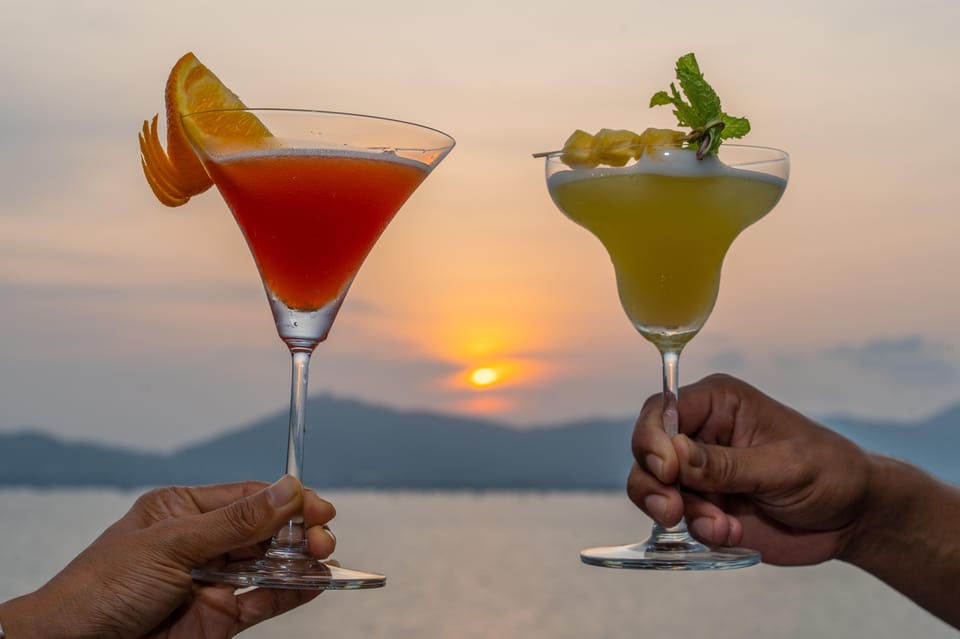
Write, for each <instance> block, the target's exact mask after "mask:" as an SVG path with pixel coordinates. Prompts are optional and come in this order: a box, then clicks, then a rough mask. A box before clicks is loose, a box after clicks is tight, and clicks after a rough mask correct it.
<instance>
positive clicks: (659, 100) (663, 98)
mask: <svg viewBox="0 0 960 639" xmlns="http://www.w3.org/2000/svg"><path fill="white" fill-rule="evenodd" d="M668 104H673V99H672V98H671V97H670V96H669V95H668V94H667V92H666V91H657V92H656V93H654V94H653V97H651V98H650V106H651V107H655V106H666V105H668Z"/></svg>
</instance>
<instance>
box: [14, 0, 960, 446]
mask: <svg viewBox="0 0 960 639" xmlns="http://www.w3.org/2000/svg"><path fill="white" fill-rule="evenodd" d="M269 4H271V3H263V2H243V1H234V2H221V1H215V2H200V3H197V2H183V1H179V0H169V1H168V2H163V3H160V2H155V3H143V2H120V1H100V2H93V1H87V0H77V1H75V2H51V1H50V0H5V1H4V3H3V8H4V10H3V15H4V18H3V20H0V86H2V87H3V88H2V90H0V136H2V142H0V193H2V198H0V430H2V431H11V430H17V429H20V428H24V427H35V428H39V429H42V430H45V431H48V432H52V433H57V434H60V435H62V436H65V437H68V438H70V439H87V440H97V441H105V442H112V443H116V444H123V445H132V446H137V447H141V448H149V449H162V450H169V449H172V448H175V447H177V446H180V445H183V444H185V443H188V442H194V441H198V440H201V439H204V438H208V437H211V436H214V435H216V434H218V433H220V432H223V431H224V430H226V429H228V428H232V427H235V426H238V425H241V424H244V423H247V422H250V421H252V420H254V419H257V418H260V417H263V416H265V415H267V414H270V413H273V412H275V411H277V410H283V409H285V407H286V405H287V401H288V396H289V395H288V393H289V391H288V384H289V369H288V366H289V361H288V359H289V358H288V356H287V354H286V349H285V347H284V346H283V344H282V343H281V342H280V341H279V339H278V338H277V336H276V333H275V330H274V327H273V323H272V319H271V316H270V313H269V310H268V306H267V303H266V298H265V296H264V293H263V289H262V286H261V285H260V281H259V278H258V276H257V272H256V269H255V267H254V265H253V261H252V260H251V258H250V256H249V253H248V251H247V248H246V246H245V245H244V243H243V239H242V237H241V235H240V232H239V230H238V229H237V228H236V225H235V223H234V222H233V220H232V218H231V216H230V214H229V212H228V211H227V209H226V206H225V205H224V204H223V202H222V200H221V199H220V197H219V195H218V194H217V193H216V192H215V191H213V190H211V191H209V192H207V193H206V194H204V195H201V196H199V197H197V198H195V199H193V200H192V201H191V202H190V203H189V204H187V205H186V206H184V207H181V208H177V209H168V208H166V207H164V206H162V205H161V204H159V203H158V202H157V201H156V199H155V198H154V197H153V195H152V193H151V192H150V190H149V188H148V187H147V185H146V182H145V180H144V178H143V174H142V172H141V168H140V160H139V150H138V146H137V139H136V136H137V132H138V130H139V128H140V126H141V124H142V122H143V120H144V119H146V118H150V117H152V116H153V115H154V114H155V113H157V112H158V111H162V110H163V85H164V82H165V81H166V77H167V74H168V73H169V70H170V68H171V66H172V65H173V64H174V62H175V61H176V60H177V59H178V58H179V57H180V56H181V55H182V54H183V53H184V52H186V51H193V52H195V53H196V55H197V56H198V57H199V58H200V60H201V61H202V62H204V63H205V64H206V65H207V66H209V67H210V68H211V69H212V70H213V71H214V72H215V73H216V74H217V75H218V76H219V77H220V78H221V79H222V80H223V81H224V82H225V83H226V84H227V85H228V86H229V87H230V88H231V89H233V90H234V91H235V92H236V93H237V94H239V95H240V96H241V98H242V99H243V100H244V101H245V102H246V103H247V104H248V105H250V106H277V107H281V106H282V107H304V108H318V109H328V110H339V111H349V112H359V113H369V114H375V115H383V116H389V117H394V118H399V119H403V120H411V121H414V122H419V123H423V124H427V125H430V126H433V127H436V128H439V129H441V130H443V131H445V132H447V133H449V134H451V135H452V136H453V137H454V138H456V140H457V146H456V148H455V149H454V150H453V152H452V153H451V154H450V156H448V158H447V159H446V160H445V161H444V162H443V163H442V164H441V165H440V167H439V168H438V169H437V170H436V171H435V172H434V173H433V174H432V175H431V176H430V177H429V179H428V180H427V181H426V182H425V183H424V185H423V186H422V187H421V188H420V190H419V191H418V192H417V193H416V194H414V196H413V197H412V198H411V199H410V200H409V201H408V202H407V204H406V206H405V207H404V208H403V209H402V210H401V211H400V213H399V214H398V216H397V217H396V219H395V220H394V222H393V223H392V225H391V226H390V228H389V229H388V230H387V231H386V233H385V234H384V235H383V237H382V238H381V240H380V242H379V243H378V245H377V246H376V247H375V249H374V251H373V252H372V253H371V255H370V257H369V258H368V260H367V263H366V264H365V265H364V267H363V269H362V270H361V272H360V274H359V276H358V277H357V279H356V280H355V282H354V284H353V287H352V289H351V291H350V294H349V296H348V297H347V300H346V302H345V304H344V306H343V309H342V311H341V313H340V316H339V318H338V320H337V323H336V325H335V326H334V328H333V331H332V333H331V336H330V338H329V340H328V341H327V342H326V343H324V344H322V345H321V346H320V348H319V349H318V351H317V353H316V355H315V356H314V361H313V369H312V378H311V390H312V392H314V393H321V392H328V393H333V394H336V395H338V396H345V397H355V398H360V399H363V400H368V401H372V402H378V403H383V404H386V405H390V406H394V407H400V408H416V409H430V410H440V411H448V412H456V413H463V414H472V415H482V416H486V417H492V418H496V419H502V420H504V421H506V422H508V423H512V424H517V425H520V426H527V425H532V424H541V423H548V422H549V423H554V422H561V421H567V420H572V419H577V418H581V417H587V416H618V417H619V416H630V415H633V414H635V413H636V412H637V410H638V408H639V406H640V404H641V402H642V401H643V399H644V398H645V397H646V396H647V395H649V394H651V393H654V392H656V391H657V390H658V389H659V384H660V371H659V361H658V357H657V353H656V351H655V349H654V348H653V347H652V346H651V345H649V344H648V343H646V342H645V341H644V340H643V339H642V338H641V337H640V336H639V335H638V334H636V332H635V331H634V329H633V328H632V327H631V326H630V324H629V322H628V321H627V319H626V317H625V316H624V314H623V312H622V310H621V308H620V305H619V302H618V300H617V295H616V290H615V284H614V277H613V270H612V268H611V266H610V263H609V260H608V258H607V257H606V254H605V252H604V250H603V248H602V247H601V246H600V244H599V243H598V242H597V241H596V240H595V239H594V238H593V237H591V236H590V235H589V234H587V233H586V232H584V231H583V230H582V229H580V228H578V227H577V226H575V225H574V224H572V223H570V222H569V221H568V220H566V219H565V218H564V217H563V215H561V214H560V213H559V212H558V211H557V209H556V208H555V207H554V205H553V203H552V202H551V200H550V198H549V196H548V195H547V192H546V188H545V185H544V177H543V163H542V161H538V160H533V159H532V158H531V157H530V155H531V153H533V152H536V151H545V150H552V149H554V148H557V147H559V146H560V145H562V143H563V141H564V139H565V138H566V137H567V136H568V134H569V133H570V132H571V131H573V130H574V129H576V128H582V129H586V130H588V131H595V130H597V129H599V128H601V127H610V128H630V129H634V130H637V131H640V130H643V129H644V128H646V127H648V126H660V127H669V126H672V125H673V124H674V121H673V118H672V116H671V114H670V110H669V109H668V108H665V107H660V108H657V109H648V108H647V103H648V101H649V98H650V95H651V94H652V93H653V92H655V91H657V90H660V89H664V88H666V87H667V86H668V84H669V82H670V81H671V80H673V78H674V73H673V64H674V62H675V60H676V59H677V57H679V56H680V55H681V54H683V53H686V52H688V51H695V52H696V54H697V57H698V59H699V61H700V64H701V67H702V68H703V70H704V72H705V74H706V76H707V78H708V79H709V80H710V81H711V83H712V84H713V86H714V87H715V88H716V89H717V91H718V93H719V94H720V97H721V98H722V99H723V103H724V107H725V110H726V111H727V112H729V113H731V114H734V115H744V116H747V117H749V118H750V120H751V123H752V125H753V131H752V132H751V133H750V134H749V136H748V137H747V138H746V139H745V140H744V141H745V142H747V143H750V144H756V145H765V146H774V147H779V148H782V149H785V150H787V151H788V152H789V153H790V155H791V175H790V184H789V186H788V188H787V191H786V194H785V196H784V198H783V200H782V201H781V202H780V204H779V205H778V206H777V208H776V209H775V210H774V211H773V212H772V213H771V214H770V215H769V216H768V217H767V218H765V219H764V220H762V221H761V222H760V223H759V224H757V225H756V226H754V227H752V228H750V229H748V230H747V231H746V232H744V234H743V235H742V236H741V237H740V238H739V239H738V240H737V242H736V243H735V244H734V246H733V248H732V249H731V251H730V253H729V254H728V256H727V259H726V262H725V266H724V272H723V281H722V285H721V292H720V298H719V301H718V303H717V306H716V308H715V309H714V312H713V315H712V317H711V319H710V322H709V323H708V324H707V326H706V328H705V329H704V330H703V331H702V333H701V334H700V335H699V336H698V337H697V338H696V339H695V340H694V341H693V342H692V343H691V344H690V346H688V347H687V349H686V351H685V352H684V355H683V360H682V363H681V381H684V380H685V381H692V380H694V379H696V378H699V377H701V376H703V375H705V374H708V373H710V372H713V371H726V372H729V373H733V374H735V375H738V376H741V377H744V378H745V379H747V380H750V381H752V382H754V383H755V384H757V385H759V386H760V387H761V388H763V389H764V390H766V391H768V392H770V393H772V394H773V395H775V396H777V397H778V398H780V399H782V400H784V401H786V402H788V403H790V404H792V405H794V406H796V407H798V408H800V409H801V410H803V411H805V412H808V413H810V414H813V415H827V414H836V413H844V414H852V415H861V416H870V417H887V418H891V419H901V418H903V419H906V418H911V419H912V418H919V417H923V416H926V415H929V414H932V413H935V412H937V411H939V410H941V409H943V408H945V407H947V406H950V405H952V404H954V403H956V402H958V401H960V332H958V331H957V330H956V327H957V326H958V325H960V281H958V279H960V278H958V277H957V276H958V274H960V251H958V247H957V243H958V237H960V206H958V204H957V195H956V193H957V175H958V174H960V155H958V154H957V151H956V150H957V142H956V140H955V134H954V132H953V131H952V127H955V126H956V124H955V123H956V114H957V113H958V112H960V38H957V37H956V25H957V24H958V23H960V3H957V2H943V1H942V0H938V1H929V0H917V1H916V2H912V3H903V2H896V3H895V2H891V1H888V0H878V1H874V2H848V1H844V0H839V1H837V0H831V1H827V0H811V1H810V2H789V3H788V2H760V1H759V0H740V1H738V0H734V1H729V2H723V3H716V2H707V1H705V0H704V1H699V2H693V1H683V0H679V1H675V2H669V3H667V2H637V1H635V0H633V1H630V2H621V1H612V2H606V3H584V2H565V1H559V2H558V1H553V2H546V1H544V0H532V1H529V2H515V1H513V2H507V1H504V0H492V1H487V2H482V3H465V2H455V1H450V0H408V1H405V2H387V1H363V0H358V1H356V2H337V3H331V2H317V1H315V0H311V1H309V2H308V1H291V2H277V3H272V5H273V6H271V7H269V8H268V5H269ZM477 368H489V369H491V370H492V371H493V373H485V374H482V375H480V376H478V380H479V381H481V382H491V375H492V376H493V377H494V378H495V379H492V383H487V385H485V386H482V387H478V386H476V385H475V384H471V381H470V374H471V372H472V371H474V370H475V369H477ZM309 420H310V423H311V429H312V432H317V431H318V430H319V429H321V428H322V420H323V417H322V416H321V415H310V416H309Z"/></svg>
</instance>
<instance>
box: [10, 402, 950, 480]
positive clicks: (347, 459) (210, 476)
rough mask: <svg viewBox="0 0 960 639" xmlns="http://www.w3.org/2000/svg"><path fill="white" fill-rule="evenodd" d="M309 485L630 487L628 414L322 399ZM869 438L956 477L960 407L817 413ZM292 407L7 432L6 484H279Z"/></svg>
mask: <svg viewBox="0 0 960 639" xmlns="http://www.w3.org/2000/svg"><path fill="white" fill-rule="evenodd" d="M307 415H308V416H309V419H308V421H309V424H310V426H311V430H310V432H309V433H308V434H307V437H306V445H305V451H304V456H305V460H304V482H305V483H306V484H308V485H310V486H314V487H317V488H364V489H415V490H416V489H421V490H622V489H623V486H624V483H625V480H626V476H627V472H628V470H629V468H630V464H631V461H632V458H631V454H630V433H631V431H632V429H633V421H634V419H633V418H632V417H631V418H624V419H593V420H581V421H576V422H570V423H566V424H556V425H551V426H542V427H537V428H526V429H519V428H514V427H509V426H506V425H503V424H500V423H497V422H494V421H488V420H481V419H473V418H466V417H461V416H453V415H444V414H440V413H431V412H423V411H401V410H396V409H391V408H386V407H383V406H377V405H373V404H369V403H364V402H360V401H356V400H351V399H344V398H337V397H331V396H317V397H313V398H311V399H310V400H309V403H308V406H307ZM821 421H823V422H824V423H825V424H827V425H828V426H830V427H831V428H833V429H834V430H836V431H838V432H840V433H841V434H844V435H845V436H847V437H849V438H851V439H853V440H854V441H856V442H857V443H859V444H860V445H861V446H863V447H865V448H868V449H870V450H875V451H877V452H881V453H885V454H889V455H893V456H896V457H900V458H903V459H908V460H910V461H912V462H913V463H915V464H917V465H920V466H922V467H924V468H926V469H927V470H928V471H930V472H931V473H933V474H936V475H939V476H940V477H942V478H944V479H946V480H947V481H950V482H953V483H957V484H960V464H958V463H957V461H956V457H957V453H956V452H955V451H958V450H960V405H957V406H956V407H954V408H952V409H950V410H947V411H944V412H942V413H940V414H938V415H936V416H934V417H932V418H930V419H927V420H923V421H920V422H916V423H900V422H878V421H868V420H858V419H853V418H845V417H835V418H827V419H823V420H821ZM286 431H287V415H286V413H277V414H275V415H273V416H270V417H267V418H265V419H263V420H260V421H257V422H254V423H252V424H249V425H247V426H243V427H240V428H237V429H235V430H231V431H229V432H227V433H225V434H223V435H220V436H218V437H216V438H213V439H210V440H208V441H205V442H201V443H197V444H192V445H189V446H186V447H184V448H181V449H179V450H176V451H174V452H171V453H145V452H137V451H132V450H128V449H124V448H120V447H112V446H107V445H103V444H95V443H78V442H67V441H64V440H60V439H57V438H55V437H52V436H50V435H46V434H43V433H40V432H37V431H22V432H16V433H9V434H0V486H37V487H51V488H53V487H77V486H103V487H117V488H136V487H143V486H155V485H165V484H205V483H215V482H225V481H237V480H242V479H262V480H273V479H275V478H276V477H277V476H278V475H279V474H281V472H282V470H283V467H284V461H285V459H286Z"/></svg>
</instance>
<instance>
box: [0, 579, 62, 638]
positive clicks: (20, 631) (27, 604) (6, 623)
mask: <svg viewBox="0 0 960 639" xmlns="http://www.w3.org/2000/svg"><path fill="white" fill-rule="evenodd" d="M56 618H57V615H56V610H55V609H54V607H53V606H51V605H49V604H48V603H47V602H46V601H45V600H44V596H43V593H41V592H40V591H36V592H32V593H30V594H27V595H23V596H21V597H17V598H16V599H11V600H9V601H6V602H4V603H0V627H2V628H3V632H4V635H3V636H4V638H5V639H60V638H61V637H63V638H64V639H66V637H68V636H69V635H68V634H65V633H64V632H62V628H59V627H58V626H57V622H56Z"/></svg>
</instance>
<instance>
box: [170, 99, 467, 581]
mask: <svg viewBox="0 0 960 639" xmlns="http://www.w3.org/2000/svg"><path fill="white" fill-rule="evenodd" d="M225 121H228V122H234V123H238V124H239V125H241V126H234V127H224V126H222V125H221V124H220V123H222V122H225ZM251 123H252V125H251ZM183 124H184V130H185V131H186V132H187V136H188V137H189V139H190V142H191V143H192V145H193V147H194V149H195V150H196V152H197V155H198V156H199V158H200V160H201V162H203V165H204V168H205V169H206V171H207V173H208V174H209V175H210V178H211V179H212V180H213V182H214V184H216V186H217V189H218V190H219V191H220V194H221V195H222V196H223V199H224V200H225V201H226V203H227V205H228V206H229V207H230V210H231V211H232V212H233V216H234V218H235V219H236V221H237V224H238V225H239V226H240V230H241V231H242V232H243V235H244V237H245V238H246V241H247V246H249V248H250V252H251V253H252V254H253V258H254V260H255V261H256V263H257V268H258V269H259V271H260V276H261V278H262V280H263V285H264V288H265V289H266V293H267V299H268V300H269V302H270V308H271V310H272V311H273V318H274V320H275V322H276V326H277V333H278V334H279V335H280V339H282V340H283V341H284V343H286V345H287V346H288V347H289V349H290V353H291V356H292V359H293V375H292V380H291V401H290V430H289V435H288V438H287V463H286V472H287V473H288V474H290V475H293V476H294V477H296V478H297V479H300V478H301V475H302V469H303V441H304V431H305V413H304V409H305V403H306V398H307V376H308V370H309V365H310V356H311V354H312V353H313V351H314V349H315V348H316V346H317V345H318V344H319V343H320V342H322V341H323V340H325V339H326V337H327V334H328V333H329V332H330V327H331V326H332V325H333V321H334V319H335V318H336V315H337V311H339V309H340V305H341V304H342V303H343V300H344V297H345V296H346V294H347V289H349V288H350V284H351V282H352V281H353V278H354V276H355V275H356V273H357V271H358V270H359V269H360V266H361V264H362V263H363V261H364V259H365V258H366V256H367V254H368V253H369V251H370V249H371V248H372V247H373V245H374V243H375V242H376V241H377V239H378V238H379V237H380V234H381V233H382V232H383V231H384V229H385V228H386V227H387V224H388V223H389V222H390V220H391V219H392V218H393V216H394V214H395V213H396V212H397V210H398V209H399V208H400V207H401V205H403V203H404V202H405V201H406V200H407V198H408V197H409V196H410V195H411V194H412V193H413V192H414V191H415V190H416V188H417V187H418V186H419V185H420V183H421V182H422V181H423V180H424V179H425V178H426V177H427V175H428V174H429V173H430V171H431V170H433V168H435V167H436V166H437V164H438V163H439V162H440V161H441V160H442V159H443V158H444V157H445V156H446V155H447V153H449V152H450V150H451V149H452V148H453V145H454V141H453V138H451V137H450V136H448V135H446V134H445V133H442V132H440V131H437V130H435V129H430V128H427V127H423V126H419V125H416V124H411V123H408V122H401V121H398V120H389V119H385V118H377V117H372V116H363V115H353V114H346V113H334V112H322V111H304V110H289V109H237V110H227V111H222V110H221V111H205V112H200V113H194V114H190V115H185V116H183ZM243 125H247V126H243ZM211 131H217V132H218V133H216V134H214V133H210V132H211ZM193 576H194V578H196V579H198V580H201V581H216V582H226V583H230V584H233V585H236V586H240V587H244V586H260V587H273V588H295V589H311V590H328V589H333V590H343V589H357V588H376V587H379V586H383V585H384V583H385V577H383V576H382V575H377V574H372V573H365V572H359V571H354V570H348V569H346V568H342V567H340V566H338V565H336V564H335V563H332V562H322V561H319V560H316V559H314V558H313V557H311V556H310V554H309V553H308V552H307V540H306V535H305V532H304V524H303V518H302V516H297V517H295V518H294V519H292V520H290V522H289V523H288V524H287V525H286V526H285V527H284V528H283V529H281V530H280V531H278V532H277V533H276V535H274V537H273V539H272V540H271V542H270V545H269V548H268V549H267V550H266V553H265V554H264V556H262V557H259V558H256V559H251V560H245V561H242V562H228V563H227V564H226V565H224V566H217V567H208V568H204V569H200V570H197V571H194V573H193Z"/></svg>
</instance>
